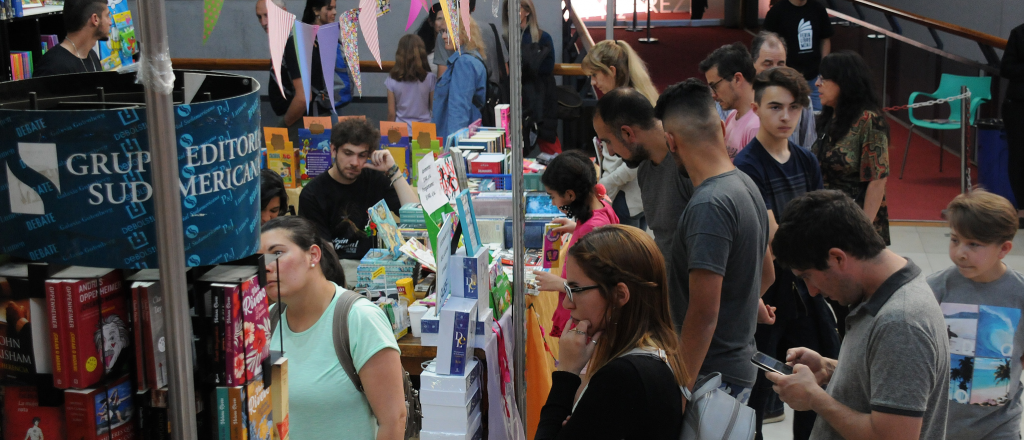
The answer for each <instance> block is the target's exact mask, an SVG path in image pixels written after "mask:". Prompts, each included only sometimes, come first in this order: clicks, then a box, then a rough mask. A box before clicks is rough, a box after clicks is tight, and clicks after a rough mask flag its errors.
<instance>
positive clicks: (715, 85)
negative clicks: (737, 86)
mask: <svg viewBox="0 0 1024 440" xmlns="http://www.w3.org/2000/svg"><path fill="white" fill-rule="evenodd" d="M722 81H725V78H720V79H719V80H718V81H715V82H713V83H708V87H711V91H712V92H715V93H718V84H719V83H721V82H722Z"/></svg>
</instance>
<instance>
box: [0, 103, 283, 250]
mask: <svg viewBox="0 0 1024 440" xmlns="http://www.w3.org/2000/svg"><path fill="white" fill-rule="evenodd" d="M259 106H260V102H259V94H258V92H252V93H249V94H246V95H243V96H240V97H237V98H231V99H226V100H217V101H210V102H203V103H199V104H192V105H178V106H175V108H174V111H175V115H174V120H175V128H176V130H177V134H176V136H177V139H176V140H175V144H176V145H177V147H178V167H179V178H180V185H179V190H180V191H181V210H182V216H183V218H182V223H183V230H184V235H185V237H184V238H185V243H184V244H185V259H186V264H187V265H188V266H200V265H210V264H217V263H223V262H225V261H231V260H236V259H239V258H243V257H246V256H249V255H251V254H253V253H255V252H256V250H257V246H258V243H259V221H260V213H259V211H260V196H259V188H260V182H259V177H260V161H261V154H260V148H261V146H262V145H263V139H262V130H261V129H260V108H259ZM146 128H147V123H146V113H145V111H144V110H141V109H139V110H135V109H125V110H90V111H83V110H78V111H23V110H0V173H2V175H3V177H2V178H0V253H3V254H10V255H13V256H18V257H24V258H29V259H31V260H34V261H43V262H49V263H53V264H69V265H83V266H93V267H111V268H146V267H149V268H153V267H157V255H156V229H155V223H154V222H155V218H154V206H153V186H152V165H153V164H152V162H151V157H150V154H149V142H148V138H147V136H148V132H147V130H146Z"/></svg>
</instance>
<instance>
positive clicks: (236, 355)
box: [211, 284, 245, 387]
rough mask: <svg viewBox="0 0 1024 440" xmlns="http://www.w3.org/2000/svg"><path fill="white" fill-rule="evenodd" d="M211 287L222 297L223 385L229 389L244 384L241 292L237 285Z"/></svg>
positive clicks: (215, 285)
mask: <svg viewBox="0 0 1024 440" xmlns="http://www.w3.org/2000/svg"><path fill="white" fill-rule="evenodd" d="M211 287H214V288H216V290H215V291H219V292H221V294H222V295H223V297H222V299H221V304H222V306H223V309H224V313H223V319H222V322H221V328H222V329H223V334H222V336H220V337H221V338H223V340H222V341H221V342H220V343H221V344H223V346H224V367H223V368H224V369H225V370H224V371H225V372H226V373H227V376H226V377H227V379H226V381H225V384H226V385H227V386H229V387H234V386H239V385H242V384H244V383H245V345H244V342H243V340H242V339H243V335H242V301H241V299H242V290H241V286H239V285H237V284H213V285H212V286H211Z"/></svg>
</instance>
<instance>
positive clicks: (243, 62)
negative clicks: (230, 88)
mask: <svg viewBox="0 0 1024 440" xmlns="http://www.w3.org/2000/svg"><path fill="white" fill-rule="evenodd" d="M171 64H173V65H174V68H176V69H192V70H242V71H260V70H270V60H269V59H265V60H263V59H242V58H174V59H172V60H171ZM393 67H395V62H394V61H383V62H381V65H380V66H378V65H377V62H375V61H366V60H364V61H360V62H359V68H360V70H361V71H362V72H370V73H387V72H390V71H391V69H392V68H393ZM553 73H554V74H555V75H562V76H586V75H585V74H584V73H583V68H581V67H580V65H579V64H568V63H558V64H555V70H554V72H553Z"/></svg>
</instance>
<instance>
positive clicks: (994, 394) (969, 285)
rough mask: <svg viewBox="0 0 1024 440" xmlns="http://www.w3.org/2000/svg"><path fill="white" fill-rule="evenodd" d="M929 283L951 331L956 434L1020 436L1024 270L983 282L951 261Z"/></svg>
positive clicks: (970, 438) (951, 426)
mask: <svg viewBox="0 0 1024 440" xmlns="http://www.w3.org/2000/svg"><path fill="white" fill-rule="evenodd" d="M928 285H929V286H931V288H932V291H933V292H934V293H935V298H936V299H938V300H939V305H940V307H941V308H942V314H943V315H944V317H945V319H946V332H947V334H948V336H949V352H950V362H949V367H950V382H949V400H950V402H949V421H948V422H947V425H946V427H947V430H948V431H949V435H950V437H951V438H956V439H958V440H975V439H977V440H980V439H1011V438H1012V439H1019V438H1020V427H1019V425H1020V418H1021V411H1022V405H1021V382H1020V374H1021V360H1022V359H1024V325H1021V322H1020V321H1021V311H1022V310H1024V295H1021V292H1024V275H1022V274H1021V273H1020V272H1017V271H1015V270H1012V269H1006V273H1004V274H1003V276H1001V277H999V278H998V279H996V280H995V281H991V282H987V283H979V282H975V281H972V280H970V279H968V278H967V277H965V276H963V275H962V274H961V273H960V270H959V269H958V268H957V266H951V267H949V268H948V269H946V270H944V271H941V272H936V273H934V274H932V275H930V276H929V277H928ZM1007 428H1009V429H1007Z"/></svg>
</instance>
